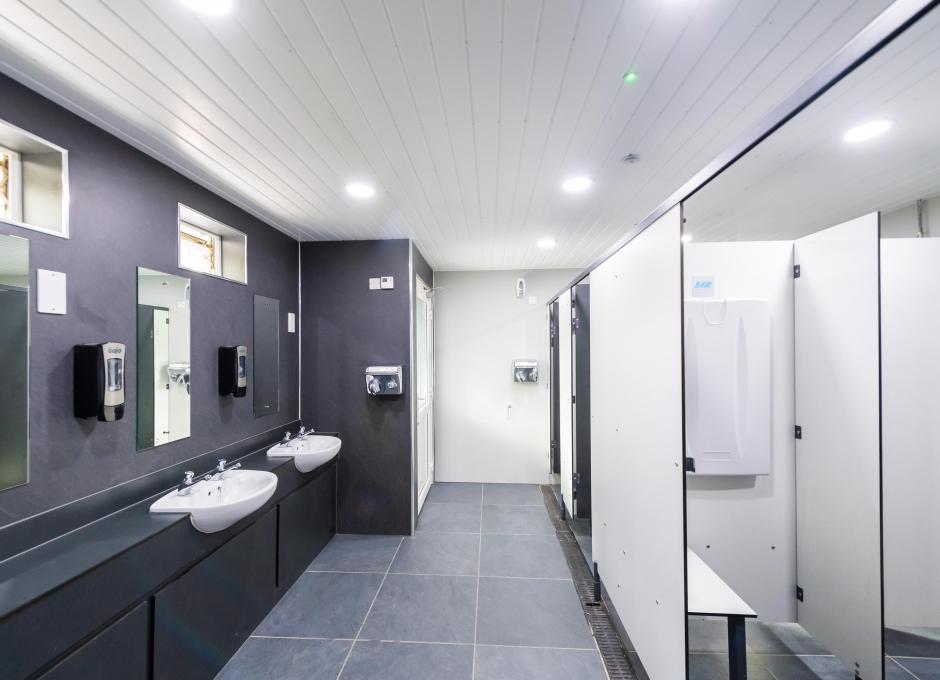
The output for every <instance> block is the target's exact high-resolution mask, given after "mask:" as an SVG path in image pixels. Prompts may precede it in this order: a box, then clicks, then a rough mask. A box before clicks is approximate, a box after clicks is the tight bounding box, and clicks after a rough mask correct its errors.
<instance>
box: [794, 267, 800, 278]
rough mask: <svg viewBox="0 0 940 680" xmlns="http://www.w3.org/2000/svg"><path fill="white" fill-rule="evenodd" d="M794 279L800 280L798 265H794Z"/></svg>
mask: <svg viewBox="0 0 940 680" xmlns="http://www.w3.org/2000/svg"><path fill="white" fill-rule="evenodd" d="M793 278H794V279H798V278H800V265H798V264H795V265H793Z"/></svg>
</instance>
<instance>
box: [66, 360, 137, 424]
mask: <svg viewBox="0 0 940 680" xmlns="http://www.w3.org/2000/svg"><path fill="white" fill-rule="evenodd" d="M72 354H73V359H74V376H73V379H74V386H73V396H74V401H75V404H74V406H75V417H76V418H95V417H97V418H98V420H101V421H104V422H111V421H115V420H120V419H121V418H123V417H124V358H125V354H126V348H125V346H124V344H123V343H120V342H102V343H99V344H91V345H75V347H74V348H73V350H72Z"/></svg>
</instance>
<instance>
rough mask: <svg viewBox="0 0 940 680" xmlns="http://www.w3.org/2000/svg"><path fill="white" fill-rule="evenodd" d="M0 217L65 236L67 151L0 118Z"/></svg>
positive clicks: (20, 224) (18, 224) (21, 225)
mask: <svg viewBox="0 0 940 680" xmlns="http://www.w3.org/2000/svg"><path fill="white" fill-rule="evenodd" d="M0 220H3V221H4V222H10V223H11V224H15V225H17V226H20V227H26V228H28V229H35V230H36V231H43V232H46V233H48V234H53V235H55V236H62V237H66V238H67V237H68V235H69V226H68V152H67V151H66V150H65V149H63V148H61V147H58V146H56V145H55V144H50V143H49V142H47V141H46V140H44V139H40V138H39V137H37V136H36V135H33V134H30V133H29V132H26V131H25V130H21V129H20V128H18V127H16V126H14V125H10V124H9V123H6V122H4V121H0Z"/></svg>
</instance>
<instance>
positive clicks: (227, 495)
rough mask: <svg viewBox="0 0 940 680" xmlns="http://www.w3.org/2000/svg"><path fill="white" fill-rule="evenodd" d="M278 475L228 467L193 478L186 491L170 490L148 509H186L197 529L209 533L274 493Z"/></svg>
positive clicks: (255, 506) (261, 503)
mask: <svg viewBox="0 0 940 680" xmlns="http://www.w3.org/2000/svg"><path fill="white" fill-rule="evenodd" d="M276 488H277V475H275V474H274V473H273V472H265V471H263V470H228V471H226V472H224V473H222V475H221V476H220V477H218V478H217V479H210V480H202V481H199V482H196V483H195V484H193V485H192V487H190V489H189V493H186V494H182V493H180V492H179V491H171V492H170V493H168V494H167V495H166V496H164V497H163V498H161V499H160V500H158V501H157V502H156V503H154V504H153V505H151V506H150V512H186V513H189V519H190V521H191V522H192V523H193V526H194V527H196V528H197V529H198V530H199V531H201V532H203V533H205V534H211V533H213V532H216V531H222V529H227V528H228V527H230V526H232V525H233V524H235V522H237V521H238V520H240V519H242V518H243V517H247V516H248V515H250V514H251V513H253V512H254V511H255V510H257V509H258V508H260V507H261V506H262V505H264V504H265V503H267V501H268V499H269V498H271V496H273V495H274V490H275V489H276Z"/></svg>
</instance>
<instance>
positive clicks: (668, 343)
mask: <svg viewBox="0 0 940 680" xmlns="http://www.w3.org/2000/svg"><path fill="white" fill-rule="evenodd" d="M680 215H681V211H680V209H679V208H678V207H677V208H674V209H673V210H671V211H670V212H668V213H667V214H666V215H664V216H663V217H661V218H660V219H659V220H658V221H656V222H655V223H654V224H653V225H651V226H650V227H649V228H647V229H646V231H644V232H643V233H642V234H640V235H639V236H637V237H636V238H635V239H633V240H632V241H631V242H630V243H628V244H627V245H626V246H624V247H623V248H622V249H621V250H620V251H618V252H617V253H616V254H614V255H613V256H612V257H611V258H610V259H608V260H607V261H606V262H604V263H603V264H602V265H600V266H599V267H598V268H597V269H595V270H594V271H593V272H592V273H591V419H592V427H591V477H592V488H591V491H592V507H591V511H592V532H593V538H594V541H593V551H594V560H595V561H596V562H597V563H598V570H599V572H600V576H601V579H602V581H603V582H604V586H605V587H606V589H607V591H608V593H609V594H610V598H611V600H612V601H613V604H614V607H615V608H616V610H617V613H618V615H619V616H620V619H621V621H622V622H623V624H624V627H625V628H626V631H627V634H628V635H629V636H630V640H631V641H632V642H633V644H634V646H635V648H636V651H637V654H638V655H639V657H640V660H641V661H642V663H643V666H644V668H645V669H646V671H647V673H648V675H649V677H650V679H651V680H676V679H677V678H685V677H686V633H685V628H686V589H685V563H686V546H685V484H684V471H683V465H682V277H681V246H680V240H679V237H680V229H679V226H680Z"/></svg>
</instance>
